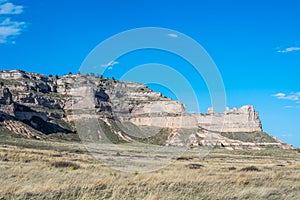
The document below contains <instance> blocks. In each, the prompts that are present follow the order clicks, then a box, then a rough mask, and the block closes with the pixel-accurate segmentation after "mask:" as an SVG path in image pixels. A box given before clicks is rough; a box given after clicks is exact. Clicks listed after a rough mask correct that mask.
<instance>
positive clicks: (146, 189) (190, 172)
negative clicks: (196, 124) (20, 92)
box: [0, 130, 300, 200]
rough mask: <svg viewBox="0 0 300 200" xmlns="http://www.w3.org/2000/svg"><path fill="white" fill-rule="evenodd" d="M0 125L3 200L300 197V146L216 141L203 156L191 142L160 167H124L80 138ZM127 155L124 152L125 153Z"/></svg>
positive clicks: (123, 154)
mask: <svg viewBox="0 0 300 200" xmlns="http://www.w3.org/2000/svg"><path fill="white" fill-rule="evenodd" d="M0 132H1V134H0V137H1V140H0V180H1V183H2V184H1V187H0V199H155V200H157V199H299V196H300V162H299V161H300V157H299V156H300V154H299V153H298V152H297V151H291V150H281V149H265V150H258V151H245V150H237V151H229V150H225V149H219V148H215V149H212V150H211V152H210V153H209V154H208V156H206V157H205V158H204V159H202V158H199V150H196V149H193V150H189V151H187V152H185V153H184V154H183V155H182V156H181V157H180V159H177V160H176V159H174V160H173V162H172V163H171V164H170V165H168V166H166V167H164V168H161V169H160V170H157V171H153V172H148V173H139V172H122V171H118V170H114V169H112V168H110V167H108V166H107V165H106V164H105V163H100V162H98V161H97V160H95V159H94V158H93V157H91V156H90V155H89V154H88V153H87V152H86V150H85V148H84V146H82V145H81V144H80V143H78V142H70V141H65V140H60V141H56V140H52V141H42V140H41V141H39V140H28V139H24V138H15V137H12V136H11V135H8V134H5V133H4V132H3V131H2V130H1V131H0ZM128 154H129V152H121V155H122V156H126V155H128ZM142 154H143V153H140V155H139V156H143V155H142ZM128 159H137V158H132V157H128ZM157 162H159V160H157ZM198 167H199V169H195V168H198Z"/></svg>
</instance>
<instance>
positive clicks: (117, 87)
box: [0, 70, 290, 148]
mask: <svg viewBox="0 0 300 200" xmlns="http://www.w3.org/2000/svg"><path fill="white" fill-rule="evenodd" d="M0 82H1V88H0V114H1V115H0V126H4V127H6V128H7V129H9V130H11V131H13V132H15V133H17V134H23V135H25V136H26V137H33V136H34V137H36V138H41V137H42V136H43V135H44V134H51V133H72V132H76V129H75V127H74V122H76V121H80V120H83V119H96V120H98V121H99V123H100V124H102V125H103V126H105V127H106V129H105V130H109V131H110V134H115V137H116V138H119V139H120V140H124V141H127V142H128V141H133V140H134V139H135V138H139V137H142V136H141V135H143V136H144V135H146V137H148V136H149V134H150V136H151V138H153V137H155V136H154V133H157V132H159V133H161V134H163V133H164V134H166V135H167V137H166V138H165V139H164V141H160V142H159V143H162V144H166V145H190V146H199V145H200V146H202V145H219V146H225V147H227V148H238V147H239V146H246V147H251V148H254V147H255V148H257V147H261V146H268V145H271V146H272V145H273V146H274V145H275V146H280V147H285V148H289V147H290V146H288V145H286V144H284V143H282V142H280V141H278V140H276V139H275V138H273V137H271V136H267V135H264V137H262V136H261V135H259V137H258V136H257V135H256V136H255V137H254V136H253V137H252V136H251V135H252V134H256V133H257V132H259V133H260V132H262V126H261V122H260V120H259V116H258V113H257V112H256V111H255V110H254V108H253V106H249V105H248V106H243V107H241V108H238V109H227V110H226V111H225V112H224V113H215V112H213V110H212V109H209V111H208V112H207V113H205V114H189V113H186V111H185V106H184V105H183V104H182V103H180V102H176V101H173V100H171V99H168V98H166V97H163V96H162V94H161V93H159V92H154V91H152V90H150V89H149V88H148V87H146V86H145V85H142V84H138V83H132V82H121V81H115V80H111V79H105V78H101V77H95V76H87V75H72V74H70V75H65V76H60V77H58V76H55V77H52V76H51V77H47V76H44V75H40V74H36V73H27V72H23V71H18V70H11V71H0ZM116 126H117V127H116ZM107 127H109V129H108V128H107ZM156 130H159V131H156ZM152 133H153V135H151V134H152ZM235 133H236V134H235ZM240 133H241V134H244V135H243V136H244V138H242V139H241V138H239V136H240V135H239V134H240ZM150 136H149V137H150ZM250 136H251V137H250ZM97 137H98V136H97ZM124 138H126V139H124ZM207 138H209V139H207ZM245 138H246V139H245ZM249 138H262V139H261V140H258V141H251V139H249ZM242 140H244V141H242ZM186 142H187V143H186ZM247 142H248V143H247Z"/></svg>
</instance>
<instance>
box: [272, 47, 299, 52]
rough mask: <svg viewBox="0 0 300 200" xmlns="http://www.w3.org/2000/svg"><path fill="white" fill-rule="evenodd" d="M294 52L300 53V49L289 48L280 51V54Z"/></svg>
mask: <svg viewBox="0 0 300 200" xmlns="http://www.w3.org/2000/svg"><path fill="white" fill-rule="evenodd" d="M292 51H300V47H288V48H286V49H283V50H278V51H277V52H278V53H288V52H292Z"/></svg>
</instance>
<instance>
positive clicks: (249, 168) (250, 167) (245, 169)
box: [241, 166, 261, 172]
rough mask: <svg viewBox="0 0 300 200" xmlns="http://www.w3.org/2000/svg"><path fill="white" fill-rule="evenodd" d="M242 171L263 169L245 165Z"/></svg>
mask: <svg viewBox="0 0 300 200" xmlns="http://www.w3.org/2000/svg"><path fill="white" fill-rule="evenodd" d="M241 171H244V172H248V171H256V172H259V171H261V170H260V169H258V168H257V167H255V166H249V167H244V168H242V169H241Z"/></svg>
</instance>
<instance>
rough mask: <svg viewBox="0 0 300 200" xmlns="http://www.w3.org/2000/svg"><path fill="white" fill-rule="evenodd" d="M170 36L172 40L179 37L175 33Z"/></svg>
mask: <svg viewBox="0 0 300 200" xmlns="http://www.w3.org/2000/svg"><path fill="white" fill-rule="evenodd" d="M168 36H169V37H172V38H178V35H177V34H175V33H169V34H168Z"/></svg>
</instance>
